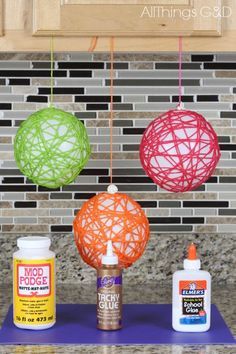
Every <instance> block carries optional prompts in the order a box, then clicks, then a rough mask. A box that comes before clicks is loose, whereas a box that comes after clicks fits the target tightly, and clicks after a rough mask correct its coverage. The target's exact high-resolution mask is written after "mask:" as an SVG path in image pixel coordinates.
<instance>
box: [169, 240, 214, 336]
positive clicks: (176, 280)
mask: <svg viewBox="0 0 236 354" xmlns="http://www.w3.org/2000/svg"><path fill="white" fill-rule="evenodd" d="M200 266H201V264H200V260H199V259H198V258H197V253H196V247H195V245H194V244H191V245H190V246H189V251H188V258H187V259H185V260H184V270H181V271H177V272H175V273H174V275H173V292H172V294H173V303H172V327H173V328H174V329H175V330H176V331H180V332H205V331H207V330H208V329H209V328H210V315H211V313H210V312H211V276H210V274H209V273H208V272H206V271H203V270H200Z"/></svg>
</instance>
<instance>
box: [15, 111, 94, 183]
mask: <svg viewBox="0 0 236 354" xmlns="http://www.w3.org/2000/svg"><path fill="white" fill-rule="evenodd" d="M90 153H91V150H90V144H89V140H88V135H87V132H86V129H85V127H84V125H83V124H82V123H81V122H80V121H79V120H78V119H77V118H76V117H75V116H73V115H72V114H70V113H67V112H64V111H62V110H60V109H57V108H54V107H49V108H45V109H42V110H40V111H38V112H35V113H33V114H31V115H30V116H29V118H28V119H27V120H26V121H24V122H23V123H22V124H21V126H20V128H19V129H18V131H17V134H16V137H15V141H14V154H15V160H16V163H17V166H18V168H19V169H20V171H21V172H22V173H23V174H24V175H25V176H27V177H28V178H29V179H30V180H32V181H33V182H34V183H35V184H38V185H40V186H44V187H47V188H58V187H60V186H63V185H66V184H69V183H71V182H72V181H74V180H75V178H76V177H77V176H78V174H79V173H80V172H81V170H82V169H83V168H84V166H85V164H86V163H87V161H88V159H89V156H90Z"/></svg>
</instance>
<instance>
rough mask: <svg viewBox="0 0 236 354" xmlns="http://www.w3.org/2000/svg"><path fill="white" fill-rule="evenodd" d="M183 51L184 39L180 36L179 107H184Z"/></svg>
mask: <svg viewBox="0 0 236 354" xmlns="http://www.w3.org/2000/svg"><path fill="white" fill-rule="evenodd" d="M182 53H183V39H182V36H180V37H179V104H178V109H181V108H182Z"/></svg>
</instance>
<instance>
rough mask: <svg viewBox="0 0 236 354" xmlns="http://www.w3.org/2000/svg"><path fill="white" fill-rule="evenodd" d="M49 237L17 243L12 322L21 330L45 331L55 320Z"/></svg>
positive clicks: (53, 262) (14, 259) (23, 239)
mask: <svg viewBox="0 0 236 354" xmlns="http://www.w3.org/2000/svg"><path fill="white" fill-rule="evenodd" d="M50 245H51V240H50V239H49V238H48V237H42V236H30V237H21V238H19V239H18V240H17V246H18V248H19V250H18V251H17V252H15V253H14V254H13V321H14V324H15V325H16V326H17V327H19V328H23V329H34V330H40V329H47V328H50V327H52V326H53V325H54V324H55V321H56V301H55V253H54V252H52V251H50V249H49V247H50Z"/></svg>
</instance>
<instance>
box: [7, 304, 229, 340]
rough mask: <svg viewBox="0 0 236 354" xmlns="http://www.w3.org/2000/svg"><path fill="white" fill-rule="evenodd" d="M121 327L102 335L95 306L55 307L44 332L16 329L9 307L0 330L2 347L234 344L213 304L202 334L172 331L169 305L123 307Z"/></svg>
mask: <svg viewBox="0 0 236 354" xmlns="http://www.w3.org/2000/svg"><path fill="white" fill-rule="evenodd" d="M123 315H124V327H123V329H121V330H119V331H113V332H105V331H100V330H97V329H96V307H95V305H57V323H56V325H55V326H54V327H52V328H50V329H47V330H44V331H29V330H22V329H17V328H16V327H15V326H14V325H13V323H12V306H11V307H10V309H9V311H8V314H7V317H6V319H5V321H4V323H3V327H2V329H1V330H0V343H1V344H58V345H60V344H61V345H65V344H84V345H89V344H90V345H91V344H94V345H103V344H107V345H115V344H117V345H119V344H123V345H127V344H137V345H141V344H191V345H192V344H235V340H234V338H233V336H232V334H231V332H230V330H229V329H228V327H227V325H226V323H225V322H224V320H223V318H222V316H221V315H220V313H219V311H218V309H217V307H216V306H215V305H212V327H211V329H210V331H208V332H205V333H195V334H194V333H180V332H175V331H173V330H172V328H171V305H155V304H153V305H124V308H123Z"/></svg>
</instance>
